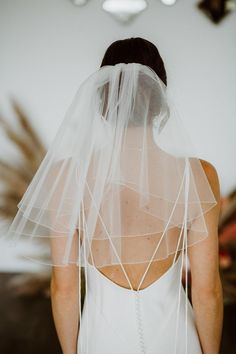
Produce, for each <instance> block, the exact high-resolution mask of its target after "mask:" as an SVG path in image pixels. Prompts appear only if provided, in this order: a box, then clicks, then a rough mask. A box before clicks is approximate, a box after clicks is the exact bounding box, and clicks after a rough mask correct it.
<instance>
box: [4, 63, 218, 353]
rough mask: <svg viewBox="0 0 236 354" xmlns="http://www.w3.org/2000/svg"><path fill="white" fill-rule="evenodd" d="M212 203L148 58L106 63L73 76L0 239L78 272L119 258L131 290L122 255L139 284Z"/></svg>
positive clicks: (197, 228)
mask: <svg viewBox="0 0 236 354" xmlns="http://www.w3.org/2000/svg"><path fill="white" fill-rule="evenodd" d="M216 204H217V202H216V199H215V197H214V194H213V192H212V190H211V187H210V185H209V182H208V179H207V177H206V175H205V172H204V170H203V167H202V164H201V162H200V160H199V158H198V157H197V156H196V152H195V149H194V148H193V145H192V143H191V141H190V139H189V136H188V134H187V132H186V131H185V129H184V126H183V123H182V121H181V119H180V117H179V116H178V114H177V112H176V109H175V108H174V105H173V103H172V100H171V98H170V95H169V93H168V90H167V87H166V86H165V84H164V83H163V82H162V81H161V79H160V78H159V77H158V76H157V74H156V73H155V72H154V71H153V70H152V69H151V68H150V67H148V66H146V65H142V64H138V63H130V64H124V63H120V64H116V65H114V66H110V65H107V66H104V67H102V68H100V69H98V70H97V71H95V72H94V73H93V74H91V75H90V76H89V77H88V78H87V79H86V80H85V81H84V82H83V83H82V84H81V85H80V86H79V88H78V90H77V92H76V94H75V97H74V98H73V100H72V103H71V105H70V106H69V108H68V110H67V112H66V114H65V117H64V120H63V121H62V124H61V126H60V127H59V130H58V132H57V134H56V136H55V139H54V141H53V142H52V144H51V146H50V147H49V149H48V151H47V154H46V156H45V158H44V159H43V161H42V163H41V165H40V166H39V168H38V170H37V172H36V174H35V176H34V178H33V179H32V181H31V183H30V185H29V187H28V189H27V190H26V192H25V194H24V196H23V198H22V200H21V201H20V203H19V204H18V212H17V214H16V216H15V218H14V220H13V222H12V224H11V225H10V227H9V230H8V232H7V234H6V239H8V240H10V242H11V243H12V244H13V245H16V244H18V243H19V242H18V241H19V239H22V238H23V239H24V240H26V241H27V242H29V243H30V244H32V245H35V246H36V247H37V248H38V249H39V250H41V252H37V254H36V255H35V256H34V257H30V256H29V255H25V257H26V258H28V259H31V260H32V261H36V262H40V263H42V264H47V265H49V266H50V265H53V266H62V267H65V266H67V265H68V264H71V263H74V264H77V265H78V266H80V267H84V269H85V281H87V275H86V274H87V272H86V269H87V266H88V263H89V264H92V265H94V266H95V267H96V268H101V267H104V266H110V265H120V266H121V267H122V269H123V271H124V274H125V276H126V279H127V283H128V286H129V287H130V289H131V291H132V290H133V291H134V289H133V286H132V283H131V281H130V279H129V277H128V276H127V273H126V271H125V265H127V264H142V263H143V264H144V263H145V264H146V270H145V272H144V274H143V276H142V277H141V279H140V284H139V288H140V287H141V286H142V283H143V280H144V278H145V275H146V274H147V271H148V269H149V267H150V265H151V264H152V263H153V262H155V261H157V260H161V259H165V258H166V257H168V256H169V255H171V254H172V255H173V254H174V255H175V256H176V255H177V253H178V252H179V251H182V252H183V253H184V254H185V261H187V249H188V247H189V246H193V245H194V244H196V243H198V242H200V241H201V240H203V239H205V238H206V237H207V236H208V230H207V227H206V223H205V218H204V214H205V213H206V212H207V211H209V210H210V209H211V208H212V207H214V206H215V205H216ZM42 240H43V242H42ZM25 247H27V246H25ZM182 266H183V262H182ZM136 290H137V289H136ZM186 293H187V292H186ZM186 297H187V295H186ZM186 301H187V299H186ZM83 353H86V354H87V353H89V352H86V351H84V352H83ZM186 353H187V348H186Z"/></svg>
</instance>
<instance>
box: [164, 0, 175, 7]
mask: <svg viewBox="0 0 236 354" xmlns="http://www.w3.org/2000/svg"><path fill="white" fill-rule="evenodd" d="M161 2H162V3H163V4H164V5H168V6H171V5H174V4H175V3H176V0H161Z"/></svg>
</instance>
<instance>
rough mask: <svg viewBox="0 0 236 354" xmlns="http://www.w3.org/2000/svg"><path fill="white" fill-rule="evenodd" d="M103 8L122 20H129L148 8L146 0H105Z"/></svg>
mask: <svg viewBox="0 0 236 354" xmlns="http://www.w3.org/2000/svg"><path fill="white" fill-rule="evenodd" d="M102 7H103V9H104V10H105V11H106V12H108V13H110V14H111V15H112V16H113V17H115V19H117V20H119V21H121V22H128V21H130V20H131V19H132V18H133V17H135V16H137V15H138V14H140V13H141V12H142V11H143V10H145V9H146V8H147V2H146V1H145V0H105V1H104V3H103V5H102Z"/></svg>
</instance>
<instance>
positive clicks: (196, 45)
mask: <svg viewBox="0 0 236 354" xmlns="http://www.w3.org/2000/svg"><path fill="white" fill-rule="evenodd" d="M102 2H103V1H102V0H90V1H89V2H88V5H87V6H84V7H75V6H74V5H72V3H71V2H70V0H40V1H36V0H0V51H1V54H0V112H5V113H8V112H9V106H8V94H13V95H14V96H16V98H18V99H19V100H20V102H22V104H24V107H25V109H26V111H27V112H28V113H29V114H30V115H31V117H32V119H33V122H34V125H35V126H36V127H37V128H38V129H39V131H40V132H41V135H42V136H43V138H44V141H45V142H46V143H47V144H49V143H50V142H51V141H52V139H53V137H54V135H55V133H56V129H57V127H58V126H59V124H60V122H61V120H62V119H63V116H64V113H65V111H66V109H67V107H68V105H69V104H70V101H71V100H72V97H73V95H74V93H75V91H76V90H77V87H78V85H79V84H80V82H81V81H82V80H83V79H85V78H86V77H87V76H88V75H89V74H90V73H91V72H93V71H95V70H96V68H97V67H98V66H99V65H100V62H101V59H102V56H103V54H104V51H105V49H106V48H107V46H108V45H109V44H110V43H111V42H113V41H114V40H117V39H122V38H126V37H131V36H141V37H144V38H146V39H148V40H150V41H152V42H154V43H155V44H156V45H157V47H158V48H159V50H160V53H161V54H162V56H163V59H164V61H165V64H166V69H167V73H168V84H169V87H170V89H171V91H172V92H173V94H174V97H175V101H176V104H177V107H178V109H179V111H180V114H181V115H182V119H183V120H184V121H185V122H186V125H187V128H188V131H189V132H190V134H191V136H192V139H193V141H194V143H195V145H196V146H197V148H198V151H199V157H201V158H204V159H206V160H208V161H210V162H211V163H212V164H214V165H215V167H216V168H217V170H218V174H219V177H220V183H221V191H222V194H226V193H227V192H228V191H230V190H231V188H233V187H234V186H235V185H236V164H235V153H236V104H235V87H236V65H235V63H236V45H235V37H236V13H233V14H231V15H229V16H228V18H225V19H224V20H223V22H222V23H221V24H220V25H218V26H215V25H213V24H212V23H211V22H210V21H209V20H208V19H207V18H206V17H205V16H204V15H203V14H202V13H201V12H200V11H199V10H198V9H197V8H196V3H197V1H195V0H178V1H177V4H176V5H175V6H172V7H167V6H164V5H163V4H161V2H160V1H159V0H149V1H148V2H149V6H148V8H147V10H146V11H145V12H143V13H142V14H141V15H140V16H139V17H138V18H136V20H134V21H133V23H132V24H130V25H121V24H119V23H118V22H116V21H115V20H114V19H113V18H112V17H111V16H109V15H108V14H107V13H105V12H104V11H103V10H102V8H101V6H102ZM0 149H1V150H0V151H6V147H4V146H3V143H2V145H1V142H0Z"/></svg>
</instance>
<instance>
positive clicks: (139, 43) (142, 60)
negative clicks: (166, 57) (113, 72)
mask: <svg viewBox="0 0 236 354" xmlns="http://www.w3.org/2000/svg"><path fill="white" fill-rule="evenodd" d="M119 63H126V64H128V63H139V64H143V65H147V66H149V67H150V68H151V69H152V70H154V71H155V73H156V74H157V75H158V76H159V78H160V79H161V80H162V81H163V82H164V84H165V85H167V77H166V70H165V66H164V62H163V60H162V57H161V56H160V54H159V51H158V49H157V47H156V46H155V45H154V44H153V43H151V42H149V41H148V40H146V39H143V38H140V37H135V38H134V37H132V38H127V39H121V40H118V41H115V42H113V43H112V44H111V45H110V46H109V47H108V48H107V50H106V52H105V55H104V57H103V59H102V63H101V66H100V67H102V66H105V65H116V64H119Z"/></svg>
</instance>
